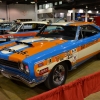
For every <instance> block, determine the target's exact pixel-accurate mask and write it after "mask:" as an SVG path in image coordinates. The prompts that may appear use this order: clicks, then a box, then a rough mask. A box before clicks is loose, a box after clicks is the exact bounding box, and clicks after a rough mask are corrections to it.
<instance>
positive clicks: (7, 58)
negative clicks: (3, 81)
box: [0, 22, 100, 89]
mask: <svg viewBox="0 0 100 100" xmlns="http://www.w3.org/2000/svg"><path fill="white" fill-rule="evenodd" d="M99 45H100V28H99V27H98V26H96V25H95V24H93V23H89V22H70V23H68V22H64V23H52V25H45V27H43V28H42V29H41V30H40V32H39V33H38V34H37V37H30V38H27V39H23V40H19V41H15V42H14V41H12V42H11V41H10V42H7V43H6V44H5V43H3V44H1V46H0V70H1V74H2V75H4V76H5V77H7V78H10V79H15V80H16V79H17V80H20V81H22V82H23V83H25V84H26V85H28V86H30V87H33V86H36V85H37V84H40V83H42V82H44V83H45V85H46V86H47V87H48V88H49V89H52V88H55V87H57V86H60V85H62V84H64V82H65V80H66V78H67V75H68V71H70V70H73V69H76V68H77V67H78V66H79V65H80V64H82V63H83V62H85V61H87V60H88V59H90V58H91V57H93V56H94V55H98V58H100V46H99Z"/></svg>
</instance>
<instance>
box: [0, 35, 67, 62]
mask: <svg viewBox="0 0 100 100" xmlns="http://www.w3.org/2000/svg"><path fill="white" fill-rule="evenodd" d="M65 42H67V40H63V39H53V38H40V37H35V38H33V37H31V38H27V39H23V40H21V41H16V42H12V43H9V44H5V45H3V46H0V58H3V59H7V60H11V61H15V62H22V61H23V60H24V59H25V58H28V57H30V56H34V55H35V54H38V53H40V52H43V51H45V50H48V49H51V48H53V47H55V46H58V45H61V44H63V43H65Z"/></svg>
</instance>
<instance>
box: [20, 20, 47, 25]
mask: <svg viewBox="0 0 100 100" xmlns="http://www.w3.org/2000/svg"><path fill="white" fill-rule="evenodd" d="M21 23H22V24H27V23H38V24H47V23H48V21H27V22H21Z"/></svg>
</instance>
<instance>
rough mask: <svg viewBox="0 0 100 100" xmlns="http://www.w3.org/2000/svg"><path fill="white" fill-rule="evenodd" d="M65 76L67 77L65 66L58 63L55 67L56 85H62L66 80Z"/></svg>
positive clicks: (54, 77)
mask: <svg viewBox="0 0 100 100" xmlns="http://www.w3.org/2000/svg"><path fill="white" fill-rule="evenodd" d="M64 78H65V68H64V66H63V65H58V66H57V67H56V68H55V69H54V73H53V82H54V84H56V85H61V84H62V83H63V81H64Z"/></svg>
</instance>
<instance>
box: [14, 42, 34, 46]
mask: <svg viewBox="0 0 100 100" xmlns="http://www.w3.org/2000/svg"><path fill="white" fill-rule="evenodd" d="M16 43H17V44H25V45H28V46H30V47H33V44H32V43H28V42H21V41H16Z"/></svg>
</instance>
